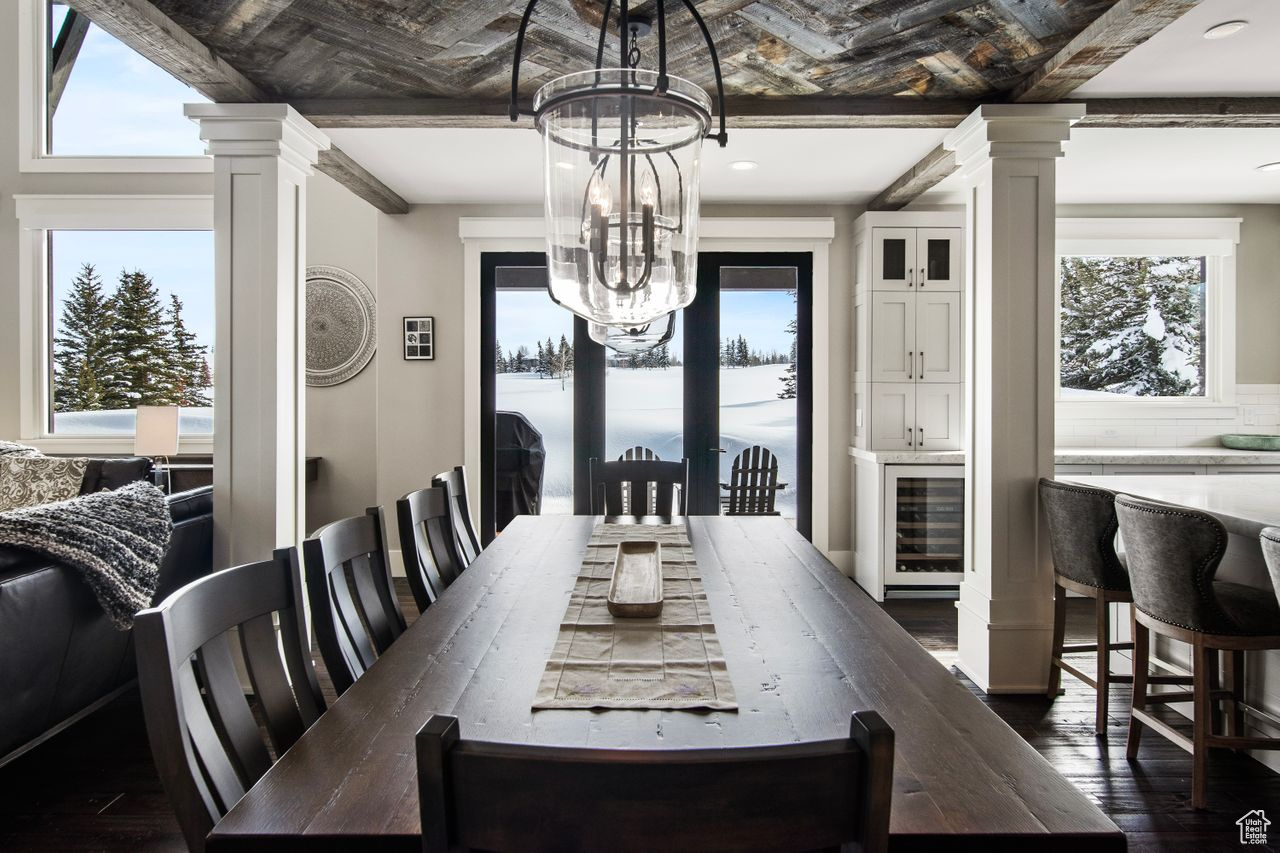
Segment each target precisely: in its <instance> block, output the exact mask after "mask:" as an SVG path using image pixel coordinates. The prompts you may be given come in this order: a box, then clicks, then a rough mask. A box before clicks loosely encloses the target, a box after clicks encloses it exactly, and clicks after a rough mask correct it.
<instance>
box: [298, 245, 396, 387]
mask: <svg viewBox="0 0 1280 853" xmlns="http://www.w3.org/2000/svg"><path fill="white" fill-rule="evenodd" d="M377 331H378V327H377V317H376V314H375V312H374V305H373V293H371V292H370V290H369V288H368V287H367V286H365V283H364V282H363V281H361V280H360V279H358V278H356V277H355V276H354V275H352V274H351V273H349V272H347V271H346V270H343V269H338V268H337V267H321V266H316V267H307V384H308V385H312V386H324V385H338V384H340V383H342V382H346V381H347V380H348V379H351V378H352V377H354V376H355V375H356V374H358V373H359V372H360V371H362V370H364V368H365V365H367V364H368V363H369V360H370V359H372V358H373V353H374V350H375V349H377V337H378V336H377Z"/></svg>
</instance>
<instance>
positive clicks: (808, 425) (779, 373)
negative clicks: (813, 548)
mask: <svg viewBox="0 0 1280 853" xmlns="http://www.w3.org/2000/svg"><path fill="white" fill-rule="evenodd" d="M545 288H546V258H545V255H543V254H542V253H535V252H486V253H484V254H483V255H482V256H481V299H480V305H481V335H480V339H481V352H480V365H481V381H482V388H481V395H480V401H481V436H480V442H481V471H480V472H479V473H480V477H479V480H480V504H481V506H480V522H481V536H482V538H483V539H484V540H485V542H486V543H487V542H489V541H492V539H493V537H494V535H495V514H496V513H495V500H496V494H497V487H496V483H495V478H496V474H497V471H496V455H497V454H496V447H495V443H496V441H495V418H496V412H497V411H499V410H500V409H523V410H524V413H525V414H526V415H527V416H528V417H529V419H530V420H531V422H533V425H534V426H535V427H536V428H538V429H539V430H540V431H542V433H543V434H544V438H545V439H546V441H547V454H548V459H549V461H548V471H551V470H553V469H554V470H555V471H558V472H560V473H559V477H560V479H559V480H558V481H556V482H554V483H549V484H548V486H547V491H548V497H547V499H546V501H545V503H544V506H545V505H548V504H552V503H554V505H555V509H553V510H551V511H558V512H567V511H570V507H571V511H572V512H573V513H574V514H587V513H589V512H590V511H591V505H590V504H591V502H590V484H589V460H590V459H592V458H600V459H612V458H615V457H617V456H618V455H619V454H620V453H621V452H622V451H623V450H625V449H626V447H629V446H631V445H632V444H633V443H645V444H652V445H654V449H655V450H658V451H659V452H660V454H661V455H662V457H663V458H674V457H676V456H679V455H680V453H681V452H683V455H684V456H686V457H687V458H688V459H689V461H690V494H689V496H688V511H689V513H690V514H696V515H717V514H719V513H720V511H721V505H722V504H721V501H722V498H723V496H724V492H723V490H722V489H721V486H720V484H721V482H725V481H727V480H728V466H729V463H730V461H731V459H732V457H733V455H734V454H736V453H737V452H739V451H740V450H741V449H742V448H743V446H745V445H750V444H762V445H764V446H767V447H769V448H770V450H771V451H773V452H774V453H775V455H778V456H779V458H780V459H782V458H784V457H785V459H786V460H787V461H786V462H784V463H783V474H784V477H783V479H785V480H786V481H787V482H788V484H789V489H788V498H787V500H788V504H787V507H786V509H785V511H784V514H785V515H788V516H791V517H794V518H795V522H796V527H797V529H798V530H799V531H800V532H801V533H802V534H803V535H805V536H809V535H810V528H811V494H812V487H811V471H812V455H813V454H812V436H813V424H812V395H813V389H812V380H811V374H812V370H811V369H812V359H813V353H812V346H813V344H812V340H813V335H812V330H813V318H812V308H811V306H812V291H813V261H812V255H810V254H808V253H775V252H767V253H741V252H732V253H715V252H709V253H700V254H699V256H698V295H697V298H696V299H695V300H694V302H693V304H692V305H690V306H689V307H688V308H686V309H685V310H683V311H682V312H681V313H680V316H679V318H678V320H677V322H678V325H679V335H680V337H681V338H682V339H683V345H682V347H676V348H673V350H672V354H673V355H675V356H678V357H679V358H681V359H682V360H683V363H682V365H681V364H680V363H679V362H677V360H676V359H671V361H672V362H673V364H672V366H669V367H668V366H664V367H662V368H658V369H647V368H641V369H640V370H636V369H634V365H631V366H630V367H631V369H628V367H629V366H628V365H627V363H626V361H625V359H619V358H618V357H617V356H616V354H613V353H611V351H609V350H606V349H605V348H604V347H602V346H600V345H599V344H597V343H595V342H594V341H592V340H591V338H590V336H589V335H588V332H587V323H586V321H585V320H583V319H581V318H578V317H571V316H565V315H564V314H563V313H554V312H553V313H552V315H551V316H552V318H553V319H554V320H555V321H556V322H558V323H559V324H560V325H559V327H558V331H556V332H555V334H553V335H552V337H555V335H556V334H564V335H565V337H566V339H567V341H568V343H569V344H570V345H571V346H572V349H573V371H572V390H571V392H570V391H569V389H568V388H567V387H565V386H567V384H568V383H567V382H565V383H563V384H562V385H561V386H560V387H559V389H557V383H556V382H555V381H554V380H552V381H548V380H547V379H546V378H543V377H541V376H539V377H538V381H536V382H535V381H534V377H533V376H532V375H529V376H518V375H517V376H504V377H503V386H502V387H503V389H504V391H503V393H502V394H501V395H500V393H499V380H498V376H499V362H500V361H507V360H508V359H510V360H511V361H520V357H519V355H518V353H516V352H513V351H512V350H511V349H507V348H504V351H503V353H502V354H501V355H500V354H499V353H498V347H499V345H500V344H505V345H507V346H508V347H510V346H511V343H512V342H511V341H510V340H502V338H503V336H506V335H509V334H513V333H512V331H511V329H512V327H514V326H518V325H519V324H520V322H523V318H518V319H516V320H511V319H510V317H511V316H512V314H513V313H515V314H519V312H518V311H516V312H513V311H512V310H511V308H512V304H513V303H515V302H518V300H520V299H526V300H532V302H529V303H527V304H531V305H532V304H534V303H537V305H538V306H539V307H541V305H542V301H543V300H545V302H546V303H547V304H550V299H549V297H546V295H545V294H546V290H545ZM767 293H772V294H774V296H775V297H776V296H777V295H778V294H785V298H784V299H783V300H782V302H779V301H778V300H777V299H776V298H775V299H774V301H773V302H772V303H770V305H771V306H772V307H769V308H768V309H767V310H761V309H756V310H754V311H753V308H752V305H755V304H763V303H759V302H758V298H759V297H761V296H762V295H763V294H767ZM499 299H502V300H506V301H507V303H508V304H507V306H506V310H505V311H503V310H500V306H499ZM753 299H755V300H757V301H756V302H752V301H751V300H753ZM735 306H736V307H735ZM554 311H555V312H562V311H563V309H559V308H555V309H554ZM792 311H793V312H794V314H791V313H790V312H792ZM761 313H766V314H769V315H770V316H769V317H768V318H764V319H767V320H768V323H766V324H765V325H766V326H767V327H768V328H767V329H766V330H765V332H761V333H760V335H759V338H760V339H767V340H771V341H773V343H772V345H770V344H768V343H762V342H761V340H758V339H757V338H756V336H755V335H753V334H752V333H751V332H748V333H747V334H745V335H741V334H739V333H740V332H741V331H742V329H741V328H740V326H741V325H742V324H743V323H744V322H749V323H755V321H757V320H760V319H762V318H760V317H759V316H758V315H759V314H761ZM775 314H776V315H777V316H774V315H775ZM786 316H793V317H794V339H793V340H794V350H795V368H794V370H790V369H789V367H790V358H789V355H790V354H789V353H787V352H782V353H781V356H782V357H783V358H785V359H786V363H783V362H780V361H778V357H779V355H780V353H779V350H780V349H781V350H785V349H787V345H786V344H784V343H780V342H779V341H780V340H782V341H786V340H792V338H785V337H784V338H781V339H779V338H778V337H777V335H776V334H774V336H773V337H769V333H770V332H772V333H776V332H778V331H779V330H780V328H781V324H783V323H785V322H786ZM501 317H507V318H508V320H507V321H506V325H505V326H504V327H503V328H500V326H502V325H503V322H502V321H501ZM537 322H540V323H542V322H549V321H547V320H545V319H544V320H539V321H537ZM770 324H772V325H770ZM772 326H778V327H779V328H778V329H774V328H772ZM754 327H755V326H753V328H754ZM544 334H545V330H544V329H542V328H541V327H539V334H538V335H537V338H538V341H539V342H541V340H542V337H543V335H544ZM726 334H727V335H731V336H733V337H734V340H735V341H737V339H738V338H739V337H741V338H743V341H742V344H743V348H744V349H747V348H748V342H747V339H751V344H753V345H754V346H751V347H750V350H749V352H748V353H747V356H746V357H745V358H743V359H739V360H738V361H739V362H741V363H739V364H734V365H727V364H726V363H725V361H726V359H725V357H724V354H723V352H722V350H724V349H727V348H728V346H727V345H725V346H722V343H723V342H722V337H723V336H724V335H726ZM526 337H529V335H526ZM677 343H678V342H677ZM539 346H541V344H539ZM529 348H530V349H532V347H529ZM677 350H678V351H677ZM529 356H530V357H531V358H532V357H534V353H532V352H530V353H529ZM676 368H682V369H676ZM739 368H741V371H739ZM513 369H514V368H513V367H512V366H511V365H510V364H504V365H502V370H503V371H504V372H506V371H511V370H513ZM646 370H647V373H645V371H646ZM642 373H645V375H641V374H642ZM610 374H611V375H612V378H611V379H609V380H608V381H607V380H606V377H607V376H609V375H610ZM786 376H791V377H792V382H791V383H790V388H791V392H792V393H793V395H794V396H793V397H792V398H791V399H793V400H794V403H793V405H794V409H793V410H792V409H791V408H790V405H792V404H790V403H788V404H786V405H783V404H780V403H778V402H777V401H775V400H774V399H773V398H774V397H780V396H781V394H780V393H775V392H779V391H781V389H782V388H783V387H784V385H783V381H784V379H785V377H786ZM722 379H723V380H724V384H728V385H732V386H734V388H735V389H737V390H736V392H735V393H738V394H739V396H740V397H742V396H743V395H744V394H745V397H746V398H750V399H747V400H746V402H743V401H742V400H737V399H729V398H728V397H726V394H725V393H724V389H722ZM673 382H674V383H680V384H682V388H681V387H680V386H679V385H672V384H671V383H673ZM609 383H613V384H609ZM752 383H755V384H754V385H752ZM761 383H763V385H762V386H761ZM743 387H747V388H748V390H747V391H746V392H744V391H742V388H743ZM513 388H516V389H520V390H523V389H525V388H535V389H537V394H541V395H550V396H542V397H538V396H536V395H535V396H533V397H531V396H528V395H527V394H526V395H525V396H520V395H519V394H512V392H511V389H513ZM610 388H611V389H612V391H610V390H609V389H610ZM731 390H732V389H731ZM557 393H559V394H560V396H559V397H556V396H555V395H556V394H557ZM607 393H612V394H613V395H614V399H606V397H607ZM672 393H674V400H668V404H664V405H666V407H665V408H661V409H660V410H657V411H655V410H654V409H652V408H650V409H648V410H644V406H645V405H647V404H649V403H651V401H652V400H653V399H655V398H663V399H665V398H667V397H671V396H672ZM726 401H727V402H726ZM722 406H723V407H724V411H725V412H726V413H727V414H725V415H724V416H723V417H722ZM780 407H781V408H780ZM570 410H571V411H570ZM779 411H782V412H783V413H784V415H785V416H784V417H782V418H779V416H778V412H779ZM761 412H764V415H763V416H761V414H760V413H761ZM606 413H608V418H610V419H611V420H612V422H611V423H609V424H608V426H609V430H608V432H607V431H606ZM753 413H755V414H753ZM788 418H794V426H791V425H790V421H788V422H787V424H786V425H784V427H782V428H779V427H778V426H777V424H778V423H779V422H781V421H786V420H787V419H788ZM761 421H768V422H769V423H768V427H767V428H765V427H764V426H762V425H761ZM570 424H571V432H572V435H571V437H570V436H569V435H568V432H569V431H570V427H569V425H570ZM646 430H647V431H646ZM770 430H772V431H770ZM607 436H608V437H609V439H610V440H612V441H613V442H614V443H615V444H618V445H619V446H617V447H610V446H607V444H608V441H606V437H607ZM637 436H640V438H638V439H637V438H636V437H637ZM668 436H672V437H674V438H675V441H674V442H673V441H672V439H671V438H670V437H668ZM624 444H625V445H626V447H624V446H623V445H624ZM553 453H554V454H555V456H556V458H555V459H554V460H552V459H551V457H552V454H553ZM553 462H554V464H553ZM570 487H571V491H572V495H571V498H570V496H569V495H567V494H566V492H567V491H569V489H570ZM543 511H544V512H546V511H548V510H547V509H545V508H544V510H543Z"/></svg>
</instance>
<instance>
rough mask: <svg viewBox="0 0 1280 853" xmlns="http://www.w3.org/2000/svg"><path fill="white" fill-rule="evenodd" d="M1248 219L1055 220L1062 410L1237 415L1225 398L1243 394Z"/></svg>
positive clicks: (1103, 413)
mask: <svg viewBox="0 0 1280 853" xmlns="http://www.w3.org/2000/svg"><path fill="white" fill-rule="evenodd" d="M1239 229H1240V221H1239V220H1237V219H1175V218H1170V219H1123V218H1116V219H1059V220H1058V241H1057V249H1058V251H1057V255H1058V257H1057V285H1058V318H1057V320H1058V376H1057V379H1058V410H1059V414H1067V415H1074V416H1078V417H1101V418H1107V417H1143V416H1146V415H1150V416H1152V417H1158V416H1159V413H1160V412H1165V411H1167V410H1168V408H1169V406H1171V405H1173V406H1176V407H1177V410H1178V411H1179V412H1180V413H1182V414H1180V415H1179V416H1186V417H1197V416H1204V417H1228V416H1231V415H1232V412H1229V411H1225V410H1224V411H1218V410H1219V409H1225V407H1226V406H1229V405H1230V404H1231V403H1233V402H1234V399H1235V335H1234V330H1235V247H1236V244H1237V243H1238V242H1239ZM1144 413H1146V415H1144ZM1196 413H1198V414H1196Z"/></svg>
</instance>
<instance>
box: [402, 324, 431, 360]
mask: <svg viewBox="0 0 1280 853" xmlns="http://www.w3.org/2000/svg"><path fill="white" fill-rule="evenodd" d="M435 326H436V319H435V318H434V317H405V318H404V358H405V361H433V360H434V359H435V357H436V330H435Z"/></svg>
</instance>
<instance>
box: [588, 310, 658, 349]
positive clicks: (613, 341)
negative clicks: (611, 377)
mask: <svg viewBox="0 0 1280 853" xmlns="http://www.w3.org/2000/svg"><path fill="white" fill-rule="evenodd" d="M587 333H588V334H589V335H590V336H591V340H593V341H595V342H596V343H598V344H600V345H602V346H606V347H608V348H609V349H611V350H613V351H614V352H616V353H618V354H619V355H640V354H641V353H645V352H648V351H649V350H651V349H654V348H656V347H660V346H662V345H663V344H665V343H667V342H668V341H670V340H671V339H672V338H673V337H674V336H675V333H676V312H674V311H672V312H671V313H670V314H668V315H667V316H665V317H662V318H659V319H657V320H654V321H653V322H652V323H649V324H648V325H645V326H633V327H626V326H622V327H619V326H602V325H600V324H599V323H591V324H589V325H588V326H587Z"/></svg>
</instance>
